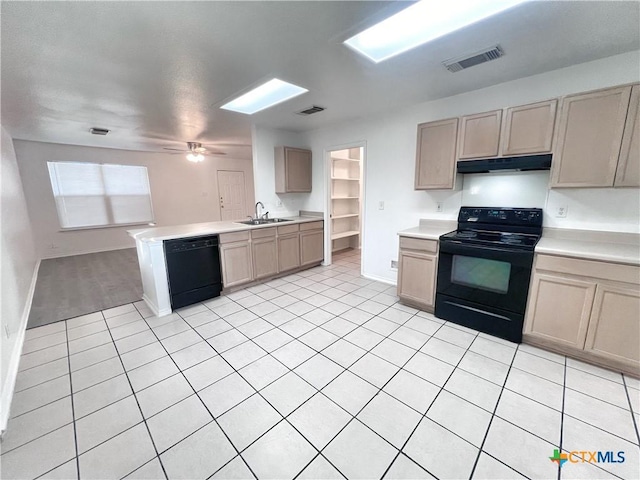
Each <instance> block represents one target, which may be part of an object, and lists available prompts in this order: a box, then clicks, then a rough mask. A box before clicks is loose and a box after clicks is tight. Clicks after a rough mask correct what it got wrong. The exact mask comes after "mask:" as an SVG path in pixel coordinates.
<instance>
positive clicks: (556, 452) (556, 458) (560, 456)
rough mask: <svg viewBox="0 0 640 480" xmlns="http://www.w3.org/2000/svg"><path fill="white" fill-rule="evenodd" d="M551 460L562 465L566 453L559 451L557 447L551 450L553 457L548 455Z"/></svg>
mask: <svg viewBox="0 0 640 480" xmlns="http://www.w3.org/2000/svg"><path fill="white" fill-rule="evenodd" d="M549 459H550V460H551V461H552V462H556V463H557V464H558V465H560V466H561V467H562V465H563V464H564V462H566V461H567V460H568V458H567V454H566V453H560V450H558V449H557V448H556V449H555V450H554V451H553V457H549Z"/></svg>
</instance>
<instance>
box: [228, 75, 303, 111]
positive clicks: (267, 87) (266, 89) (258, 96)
mask: <svg viewBox="0 0 640 480" xmlns="http://www.w3.org/2000/svg"><path fill="white" fill-rule="evenodd" d="M308 91H309V90H307V89H306V88H302V87H299V86H297V85H294V84H292V83H287V82H283V81H282V80H278V79H277V78H274V79H272V80H269V81H268V82H267V83H263V84H262V85H260V86H259V87H256V88H254V89H253V90H251V91H249V92H247V93H245V94H244V95H242V96H241V97H238V98H236V99H235V100H231V101H230V102H229V103H225V104H224V105H222V106H221V107H220V108H223V109H225V110H232V111H234V112H240V113H246V114H247V115H253V114H254V113H256V112H259V111H260V110H264V109H265V108H269V107H273V106H274V105H277V104H278V103H282V102H284V101H285V100H289V99H290V98H293V97H297V96H298V95H302V94H303V93H305V92H308Z"/></svg>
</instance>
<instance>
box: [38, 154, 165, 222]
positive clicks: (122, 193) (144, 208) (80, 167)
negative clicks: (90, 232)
mask: <svg viewBox="0 0 640 480" xmlns="http://www.w3.org/2000/svg"><path fill="white" fill-rule="evenodd" d="M47 167H48V168H49V177H50V179H51V187H52V189H53V196H54V198H55V201H56V208H57V210H58V219H59V220H60V226H61V227H62V228H90V227H104V226H113V225H127V224H136V223H149V222H153V208H152V206H151V190H150V188H149V177H148V175H147V168H146V167H140V166H135V165H100V164H97V163H75V162H47Z"/></svg>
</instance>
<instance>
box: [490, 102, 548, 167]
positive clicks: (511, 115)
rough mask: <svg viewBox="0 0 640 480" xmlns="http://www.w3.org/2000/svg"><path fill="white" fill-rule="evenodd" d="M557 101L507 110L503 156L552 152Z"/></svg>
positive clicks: (503, 136) (503, 137)
mask: <svg viewBox="0 0 640 480" xmlns="http://www.w3.org/2000/svg"><path fill="white" fill-rule="evenodd" d="M557 104H558V101H557V100H555V99H554V100H549V101H547V102H540V103H534V104H532V105H522V106H520V107H512V108H508V109H507V115H506V117H505V122H504V123H505V125H504V132H503V135H502V142H501V143H502V155H504V156H508V155H524V154H528V153H545V152H550V151H551V141H552V139H553V127H554V125H555V120H556V106H557Z"/></svg>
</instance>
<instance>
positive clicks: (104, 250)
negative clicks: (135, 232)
mask: <svg viewBox="0 0 640 480" xmlns="http://www.w3.org/2000/svg"><path fill="white" fill-rule="evenodd" d="M129 248H136V245H135V243H134V244H133V245H125V246H119V247H109V248H100V249H90V250H82V251H80V252H69V253H62V254H60V255H43V256H42V260H50V259H52V258H64V257H73V256H76V255H88V254H89V253H101V252H112V251H114V250H126V249H129Z"/></svg>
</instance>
